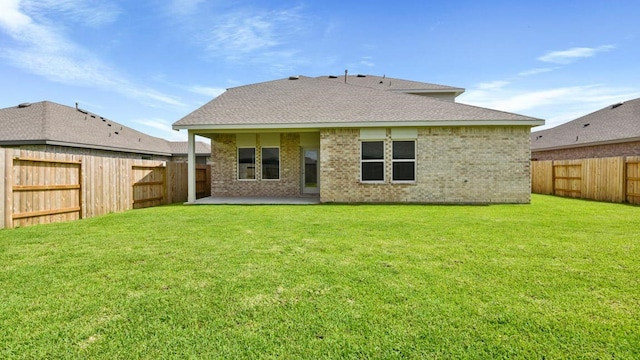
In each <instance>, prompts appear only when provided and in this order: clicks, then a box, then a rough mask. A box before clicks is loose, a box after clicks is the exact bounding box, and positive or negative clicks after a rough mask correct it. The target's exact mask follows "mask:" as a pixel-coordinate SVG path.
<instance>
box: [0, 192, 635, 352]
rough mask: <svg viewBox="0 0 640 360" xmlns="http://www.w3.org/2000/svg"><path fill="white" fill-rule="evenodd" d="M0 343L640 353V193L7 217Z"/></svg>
mask: <svg viewBox="0 0 640 360" xmlns="http://www.w3.org/2000/svg"><path fill="white" fill-rule="evenodd" d="M0 267H1V269H0V358H3V359H14V358H15V359H20V358H24V359H34V358H98V359H100V358H101V359H116V358H143V359H161V358H162V359H164V358H180V359H182V358H228V359H231V358H234V359H237V358H247V359H253V358H285V359H286V358H311V359H318V358H354V359H362V358H385V359H387V358H442V359H451V358H479V359H495V358H538V359H542V358H546V359H557V358H587V359H589V358H590V359H614V358H615V359H625V358H626V359H633V358H636V359H637V358H640V283H639V282H640V280H639V279H640V208H638V207H633V206H626V205H620V204H607V203H597V202H588V201H581V200H570V199H562V198H556V197H548V196H534V197H533V202H532V204H531V205H493V206H417V205H390V206H386V205H359V206H351V205H318V206H275V205H274V206H165V207H158V208H151V209H144V210H134V211H129V212H126V213H120V214H112V215H108V216H104V217H100V218H94V219H88V220H81V221H77V222H71V223H63V224H51V225H38V226H33V227H27V228H21V229H7V230H1V231H0Z"/></svg>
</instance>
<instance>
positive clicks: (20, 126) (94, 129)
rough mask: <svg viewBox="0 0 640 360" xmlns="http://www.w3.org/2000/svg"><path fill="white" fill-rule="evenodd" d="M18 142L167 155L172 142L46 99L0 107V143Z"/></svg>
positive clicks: (13, 143)
mask: <svg viewBox="0 0 640 360" xmlns="http://www.w3.org/2000/svg"><path fill="white" fill-rule="evenodd" d="M21 144H52V145H64V146H72V147H81V148H90V149H102V150H111V151H121V152H132V153H140V154H150V155H164V156H171V155H172V154H173V149H174V148H173V146H174V145H172V144H171V143H170V142H169V141H167V140H165V139H161V138H157V137H153V136H149V135H147V134H144V133H142V132H139V131H136V130H134V129H131V128H129V127H126V126H124V125H122V124H119V123H117V122H115V121H112V120H109V119H106V118H104V117H101V116H99V115H96V114H93V113H90V112H88V111H85V110H82V109H76V108H74V107H69V106H65V105H60V104H57V103H54V102H50V101H41V102H37V103H33V104H28V106H24V107H20V106H14V107H10V108H5V109H0V145H21ZM175 146H176V147H180V146H181V145H175ZM185 149H186V146H185ZM200 149H202V148H201V147H200ZM207 152H208V151H207ZM185 153H186V151H185Z"/></svg>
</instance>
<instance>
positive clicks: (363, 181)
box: [360, 139, 387, 184]
mask: <svg viewBox="0 0 640 360" xmlns="http://www.w3.org/2000/svg"><path fill="white" fill-rule="evenodd" d="M365 142H382V159H368V160H365V159H363V158H362V143H365ZM386 153H387V142H386V140H384V139H367V140H360V182H361V183H363V184H385V183H386V182H387V181H386V180H387V176H386V175H387V171H386V168H387V166H386V164H387V161H386ZM375 162H382V180H363V179H362V164H363V163H375Z"/></svg>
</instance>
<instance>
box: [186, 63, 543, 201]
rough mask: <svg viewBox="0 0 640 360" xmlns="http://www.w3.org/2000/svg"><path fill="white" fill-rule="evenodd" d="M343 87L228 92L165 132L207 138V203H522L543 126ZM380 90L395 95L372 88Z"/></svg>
mask: <svg viewBox="0 0 640 360" xmlns="http://www.w3.org/2000/svg"><path fill="white" fill-rule="evenodd" d="M327 80H330V81H327ZM346 80H347V81H346V83H344V82H340V81H336V78H335V77H331V78H329V79H323V78H306V77H295V78H290V79H282V80H276V81H272V82H267V83H261V84H254V85H249V86H244V87H239V88H234V89H230V90H228V91H227V92H226V93H225V94H223V95H221V96H220V97H218V98H216V99H214V100H212V101H211V102H209V103H208V104H205V105H204V106H203V107H201V108H200V109H198V110H196V111H194V112H193V113H191V114H189V115H187V116H186V117H184V118H183V119H181V120H180V121H178V122H176V123H175V124H174V128H175V129H187V130H188V131H189V134H190V139H191V138H192V137H193V135H195V134H198V135H200V136H206V137H209V138H211V143H212V158H211V159H212V168H211V171H212V174H211V175H212V180H211V194H212V196H214V197H250V196H256V197H300V196H308V195H309V194H318V196H319V200H320V201H321V202H337V203H341V202H346V203H369V202H373V203H389V202H390V203H529V202H530V169H529V165H530V164H529V158H530V151H529V135H530V128H531V127H532V126H536V125H540V124H542V123H543V121H542V120H539V119H533V118H529V117H525V116H521V115H516V114H510V113H504V112H499V111H495V110H490V109H484V108H479V107H473V106H468V105H463V104H458V103H455V101H454V99H455V96H457V95H458V94H459V93H461V92H462V90H461V89H460V88H450V87H446V86H441V85H434V84H427V83H416V82H404V83H403V80H398V79H389V78H384V77H374V76H370V75H368V76H366V77H365V76H357V77H349V78H347V79H346ZM365 80H366V81H368V82H369V84H364V83H362V84H358V81H360V82H362V81H365ZM385 81H390V82H391V83H393V84H395V86H396V87H395V88H391V86H388V87H383V89H376V88H375V87H376V86H380V85H384V82H385ZM352 82H353V83H352ZM389 88H391V89H389ZM400 89H401V90H400ZM447 92H448V93H449V95H450V96H449V98H447V96H446V94H447ZM430 94H434V96H435V98H432V97H430ZM273 154H277V157H276V156H274V155H273ZM263 157H265V158H263ZM266 157H268V158H270V159H271V158H273V161H267V159H266ZM276 158H277V159H276ZM269 169H271V170H274V171H272V172H271V173H269ZM275 170H277V171H275ZM316 171H317V173H316Z"/></svg>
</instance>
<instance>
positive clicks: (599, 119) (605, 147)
mask: <svg viewBox="0 0 640 360" xmlns="http://www.w3.org/2000/svg"><path fill="white" fill-rule="evenodd" d="M614 156H640V99H635V100H629V101H626V102H624V103H617V104H614V105H610V106H607V107H605V108H603V109H600V110H598V111H596V112H593V113H591V114H588V115H585V116H583V117H580V118H577V119H575V120H572V121H569V122H567V123H565V124H562V125H558V126H556V127H554V128H551V129H547V130H541V131H536V132H533V133H531V158H532V159H533V160H569V159H583V158H601V157H614Z"/></svg>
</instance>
